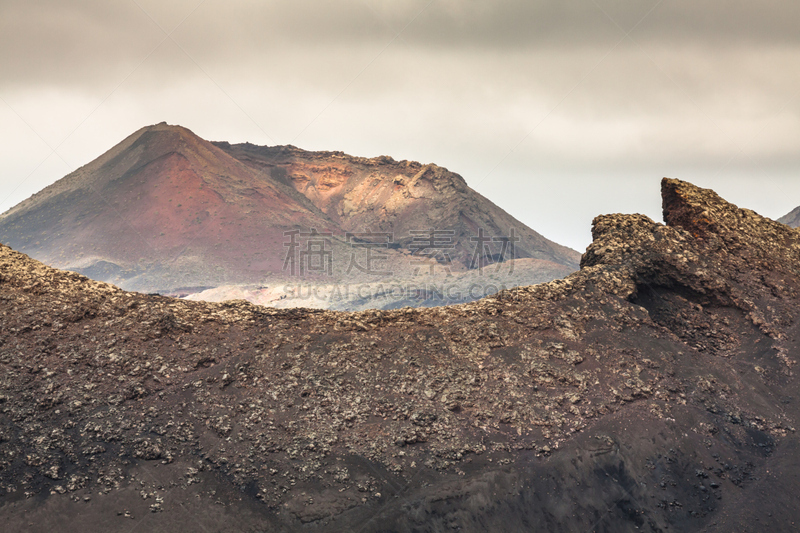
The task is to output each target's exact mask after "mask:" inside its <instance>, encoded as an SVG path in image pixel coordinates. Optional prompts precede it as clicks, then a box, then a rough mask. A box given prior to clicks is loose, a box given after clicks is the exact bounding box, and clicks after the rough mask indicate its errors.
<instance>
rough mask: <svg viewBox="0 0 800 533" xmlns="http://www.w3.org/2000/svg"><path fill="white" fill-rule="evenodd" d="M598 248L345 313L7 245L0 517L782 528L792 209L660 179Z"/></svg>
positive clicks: (172, 522)
mask: <svg viewBox="0 0 800 533" xmlns="http://www.w3.org/2000/svg"><path fill="white" fill-rule="evenodd" d="M662 190H663V198H664V217H665V220H666V222H667V225H662V224H657V223H655V222H653V221H651V220H650V219H648V218H647V217H644V216H641V215H608V216H601V217H598V218H597V219H595V221H594V226H593V236H594V242H593V243H592V245H591V246H590V247H589V249H588V250H587V252H586V254H585V255H584V256H583V259H582V265H581V270H580V271H579V272H577V273H575V274H573V275H571V276H569V277H568V278H566V279H564V280H557V281H553V282H550V283H546V284H542V285H537V286H531V287H524V288H517V289H513V290H509V291H504V292H501V293H499V294H498V295H496V296H494V297H491V298H486V299H483V300H480V301H477V302H474V303H468V304H463V305H459V306H453V307H445V308H434V309H400V310H394V311H365V312H359V313H336V312H331V311H312V310H297V309H295V310H276V309H268V308H263V307H258V306H254V305H251V304H248V303H244V302H229V303H225V304H209V303H202V302H186V301H178V300H173V299H168V298H163V297H153V296H145V295H141V294H132V293H126V292H124V291H122V290H119V289H117V288H114V287H112V286H110V285H105V284H102V283H97V282H93V281H90V280H88V279H86V278H84V277H82V276H79V275H77V274H72V273H68V272H61V271H57V270H54V269H51V268H48V267H45V266H43V265H42V264H40V263H38V262H36V261H34V260H31V259H29V258H28V257H26V256H24V255H22V254H20V253H17V252H14V251H12V250H11V249H9V248H6V247H3V248H0V313H2V328H3V329H2V338H0V377H1V379H2V381H0V413H1V414H0V487H2V488H3V490H2V492H0V519H2V520H3V521H4V523H5V524H8V526H5V527H8V528H10V529H13V530H26V531H54V530H61V531H78V530H80V531H85V530H104V531H130V530H131V529H134V528H139V529H141V530H148V531H171V530H176V529H180V530H183V531H228V530H244V531H264V530H268V531H383V532H385V531H397V532H410V531H475V532H477V531H503V530H505V531H540V530H541V531H580V532H583V531H609V532H612V531H613V532H618V531H726V532H727V531H782V530H791V529H793V528H794V527H795V526H794V524H795V523H798V522H800V505H798V503H800V502H799V501H798V490H797V489H798V486H797V485H798V482H797V479H799V478H798V476H799V475H800V465H798V461H797V457H798V453H800V442H799V441H798V437H797V434H796V432H795V427H796V424H797V417H798V415H800V408H799V407H798V393H799V392H800V391H798V383H797V378H796V375H795V374H794V367H795V365H796V362H797V356H798V347H799V345H800V326H799V325H798V324H799V323H798V313H799V312H800V311H799V309H800V307H798V297H799V294H798V290H800V231H797V230H793V229H791V228H789V227H787V226H785V225H783V224H780V223H777V222H773V221H771V220H768V219H765V218H762V217H760V216H758V215H757V214H756V213H754V212H752V211H749V210H746V209H738V208H737V207H736V206H733V205H731V204H729V203H726V202H725V201H724V200H722V199H720V198H719V197H718V196H717V195H716V194H714V193H713V192H711V191H708V190H703V189H699V188H697V187H694V186H693V185H690V184H688V183H684V182H680V181H677V180H666V179H665V180H664V181H663V183H662Z"/></svg>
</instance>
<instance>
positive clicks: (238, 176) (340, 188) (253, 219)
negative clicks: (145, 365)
mask: <svg viewBox="0 0 800 533" xmlns="http://www.w3.org/2000/svg"><path fill="white" fill-rule="evenodd" d="M218 146H221V147H222V148H220V147H218ZM218 146H216V145H214V144H212V143H209V142H207V141H205V140H203V139H201V138H199V137H198V136H196V135H195V134H194V133H192V132H191V131H189V130H187V129H185V128H182V127H179V126H170V125H167V124H165V123H162V124H157V125H155V126H149V127H146V128H142V129H141V130H139V131H137V132H135V133H134V134H132V135H131V136H130V137H128V138H127V139H125V140H124V141H122V142H121V143H120V144H118V145H117V146H115V147H113V148H112V149H111V150H109V151H108V152H107V153H105V154H104V155H103V156H101V157H100V158H98V159H96V160H95V161H92V162H91V163H89V164H88V165H86V166H84V167H82V168H80V169H78V170H77V171H75V172H73V173H72V174H70V175H68V176H66V177H65V178H63V179H61V180H59V181H58V182H56V183H54V184H53V185H51V186H49V187H47V188H46V189H44V190H42V191H41V192H39V193H37V194H36V195H34V196H32V197H31V198H29V199H27V200H25V201H24V202H22V203H20V204H19V205H17V206H15V207H14V208H12V209H11V210H9V211H7V212H6V213H4V214H3V215H0V242H3V243H6V244H7V245H8V246H11V247H12V248H14V249H16V250H19V251H22V252H24V253H26V254H28V255H30V256H32V257H34V258H36V259H38V260H40V261H43V262H44V263H46V264H49V265H51V266H55V267H58V268H64V269H68V270H73V271H77V272H79V273H82V274H85V275H87V276H89V277H91V278H93V279H97V280H101V281H107V282H111V283H114V284H116V285H118V286H121V287H123V288H125V289H127V290H137V291H142V292H161V293H190V292H199V291H202V290H203V289H207V288H216V287H220V286H225V285H247V284H249V285H255V286H259V285H271V284H274V283H273V282H274V281H275V279H276V278H277V279H278V280H279V281H280V282H281V283H282V282H283V281H285V278H286V276H291V277H294V278H298V279H299V278H301V277H302V278H304V280H305V281H306V282H311V283H317V282H325V283H330V282H331V281H335V282H341V281H342V280H346V281H348V282H350V283H358V282H371V281H375V280H376V279H377V278H378V277H380V276H377V275H375V274H374V273H373V272H366V273H365V272H364V270H370V267H369V266H367V265H366V264H365V258H363V257H362V255H364V254H366V253H368V250H367V249H366V248H365V245H367V244H368V243H370V242H372V241H375V242H376V243H380V242H381V238H380V237H374V238H373V237H370V236H364V235H355V236H354V237H355V238H356V240H353V239H350V240H348V238H347V233H348V232H352V233H356V234H359V233H363V232H367V231H369V230H371V231H372V232H389V233H392V232H393V233H394V236H395V239H393V240H392V239H389V241H391V242H386V239H384V241H383V244H384V245H385V246H384V247H383V248H379V249H377V252H379V253H381V254H382V255H383V260H382V261H381V262H378V263H373V264H372V267H373V268H371V270H373V271H379V272H392V275H393V276H396V277H398V278H401V279H405V278H408V277H411V276H412V275H413V274H414V272H416V271H417V270H419V269H422V270H426V271H429V270H435V269H436V266H437V265H439V264H441V263H443V262H446V259H450V260H451V263H449V264H447V265H444V266H445V267H447V270H448V271H452V272H451V273H458V272H459V271H465V270H468V268H469V267H470V264H469V263H470V260H471V259H472V256H471V255H470V254H472V253H473V251H474V249H475V247H476V244H475V243H473V242H472V241H470V236H471V234H469V231H472V232H473V233H474V234H475V235H478V233H479V229H482V230H484V231H485V232H486V233H485V235H486V236H487V238H488V239H491V238H492V237H495V238H501V237H504V236H508V235H509V230H510V229H511V228H514V229H515V231H516V237H517V238H518V239H519V240H518V242H517V243H516V249H515V254H514V255H513V256H512V255H511V254H510V253H507V254H506V256H505V258H506V259H507V258H509V257H517V258H536V259H540V260H542V261H548V262H550V263H555V264H556V265H558V266H560V267H561V268H560V269H558V270H559V271H558V273H557V274H556V275H554V276H551V277H547V280H549V279H553V278H554V277H560V276H562V275H566V274H567V273H570V272H572V271H574V270H575V269H576V268H577V266H578V260H579V255H578V254H577V253H576V252H574V251H572V250H569V249H567V248H564V247H561V246H558V245H556V244H555V243H552V242H550V241H547V240H546V239H544V238H543V237H541V236H540V235H539V234H537V233H536V232H534V231H533V230H531V229H530V228H527V227H525V226H524V225H523V224H521V223H519V222H518V221H516V220H515V219H513V218H512V217H511V216H510V215H508V214H507V213H505V212H504V211H502V210H500V209H499V208H497V207H496V206H494V204H491V202H488V200H486V199H484V198H483V197H481V196H480V195H478V194H477V193H475V192H474V191H472V190H471V189H469V187H467V186H466V184H465V183H464V180H463V179H461V177H460V176H457V175H455V174H452V173H450V172H447V171H446V170H444V169H441V168H439V167H435V166H433V165H428V166H422V165H420V164H418V163H412V162H400V163H398V162H395V161H393V160H391V159H390V158H377V159H370V160H368V159H359V158H352V157H349V156H344V155H343V154H338V153H309V152H303V151H302V150H298V149H296V148H293V147H275V148H266V147H252V150H250V149H249V145H244V146H234V147H231V146H230V145H226V144H224V143H218ZM223 148H224V149H223ZM265 154H267V155H265ZM234 156H235V157H234ZM268 158H272V159H273V160H274V161H273V162H272V163H270V164H269V165H268V164H267V163H266V160H267V159H268ZM302 179H307V180H308V181H307V182H305V184H304V185H303V184H302V183H301V180H302ZM337 180H339V181H337ZM430 229H435V230H441V231H444V232H451V233H448V234H447V235H441V236H439V237H438V238H437V244H438V245H444V246H446V247H449V248H447V249H442V250H440V251H436V250H431V249H427V250H422V249H419V248H418V247H419V246H420V244H421V241H424V240H425V236H418V237H417V241H416V244H414V242H412V241H413V237H410V232H411V231H412V230H414V231H417V230H419V231H426V230H430ZM312 230H316V231H317V232H319V233H328V234H329V235H327V236H325V237H313V236H310V235H308V234H310V233H311V232H312ZM287 232H298V233H302V234H306V235H305V236H304V235H297V236H296V237H294V240H295V243H294V245H293V246H291V247H287V245H290V244H292V243H291V240H292V237H289V236H287ZM359 239H360V240H359ZM376 239H377V240H376ZM322 241H324V244H320V243H321V242H322ZM354 243H355V244H356V245H357V246H356V247H354V246H353V244H354ZM486 244H487V247H486V248H485V250H484V251H483V253H484V255H486V256H487V257H484V258H481V259H480V260H477V261H473V262H474V263H475V265H474V266H480V265H482V264H486V263H487V262H491V261H493V260H495V259H497V257H493V256H496V255H497V253H499V252H500V251H501V249H502V243H501V242H499V241H497V242H491V241H489V242H487V243H486ZM359 246H360V247H359ZM415 247H417V248H415ZM468 249H469V250H468ZM311 250H319V251H320V253H318V254H317V253H310V254H308V255H307V257H306V258H305V259H304V258H303V256H302V255H301V254H302V253H303V252H308V251H311ZM323 253H326V254H328V253H329V254H330V255H329V256H323V255H322V254H323ZM287 254H288V255H291V256H292V258H293V263H287V262H286V259H287ZM354 254H355V256H356V259H357V264H358V265H359V266H361V267H362V269H361V270H359V269H358V268H354V267H353V261H352V259H353V257H354ZM412 254H413V256H412ZM311 262H313V263H314V267H312V266H311ZM293 265H294V266H293ZM303 266H305V269H304V270H302V267H303ZM315 268H316V270H315ZM545 271H547V272H549V270H547V269H545V270H542V271H541V272H538V273H534V274H535V277H536V278H540V279H541V278H542V277H543V274H544V273H545ZM445 273H446V272H445ZM301 274H302V275H301ZM540 279H536V280H535V281H539V280H540ZM533 281H534V279H531V280H529V282H533Z"/></svg>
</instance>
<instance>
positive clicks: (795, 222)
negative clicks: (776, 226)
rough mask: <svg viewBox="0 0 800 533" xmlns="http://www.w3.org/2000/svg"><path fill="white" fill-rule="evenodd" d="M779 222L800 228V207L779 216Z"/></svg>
mask: <svg viewBox="0 0 800 533" xmlns="http://www.w3.org/2000/svg"><path fill="white" fill-rule="evenodd" d="M778 222H781V223H783V224H786V225H787V226H791V227H793V228H800V207H797V208H795V209H793V210H792V212H791V213H787V214H786V215H785V216H783V217H781V218H779V219H778Z"/></svg>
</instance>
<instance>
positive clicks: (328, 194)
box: [215, 143, 580, 268]
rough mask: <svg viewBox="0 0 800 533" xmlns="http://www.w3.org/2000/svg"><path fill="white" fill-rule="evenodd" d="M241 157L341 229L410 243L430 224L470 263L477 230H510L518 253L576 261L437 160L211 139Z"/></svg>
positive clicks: (462, 263) (495, 233)
mask: <svg viewBox="0 0 800 533" xmlns="http://www.w3.org/2000/svg"><path fill="white" fill-rule="evenodd" d="M215 144H216V146H218V147H220V148H222V149H223V150H225V151H226V152H227V153H228V154H230V155H231V156H233V157H235V158H236V159H238V160H239V161H241V162H242V163H244V164H246V165H249V166H251V167H253V168H256V169H259V170H262V171H264V172H265V173H268V174H269V175H271V176H272V177H273V178H275V179H276V180H278V181H281V182H283V183H286V184H287V185H291V186H292V187H294V188H295V189H296V190H297V191H299V192H301V193H302V194H303V195H304V196H306V197H307V198H308V199H309V200H310V201H311V202H313V203H314V205H315V206H316V207H318V208H319V209H320V210H322V211H323V212H324V213H325V214H326V215H328V216H329V217H330V218H331V219H332V220H334V221H335V222H336V223H337V224H339V225H340V226H341V227H342V228H343V229H344V230H346V231H364V229H365V228H369V229H371V230H372V231H382V232H393V233H394V235H395V242H396V243H397V244H398V245H400V246H401V247H403V248H407V249H412V248H413V246H414V238H413V235H412V234H411V232H412V231H417V230H423V229H428V228H434V229H437V230H443V231H449V232H452V237H450V238H451V239H452V244H453V248H452V249H450V250H448V252H447V253H448V254H449V255H450V259H451V260H452V261H453V262H454V263H456V265H457V266H458V267H461V268H474V267H475V266H476V265H477V262H476V260H475V258H474V252H475V242H474V241H472V240H471V239H472V238H474V237H477V236H478V235H479V230H483V231H484V234H485V235H486V236H488V237H508V236H509V235H510V233H509V231H510V230H511V229H514V230H515V233H516V237H517V238H519V242H518V243H517V244H516V246H515V248H516V255H515V256H516V257H518V258H534V259H541V260H545V261H550V262H553V263H556V264H561V265H565V266H569V267H575V268H577V266H578V261H579V259H580V256H579V254H577V253H576V252H575V251H574V250H571V249H569V248H567V247H565V246H560V245H558V244H556V243H554V242H552V241H549V240H547V239H545V238H544V237H542V236H541V235H539V234H538V233H536V232H535V231H534V230H532V229H530V228H528V227H527V226H525V225H524V224H522V223H520V222H519V221H518V220H516V219H514V218H513V217H512V216H511V215H509V214H508V213H506V212H505V211H503V210H502V209H500V208H499V207H498V206H497V205H495V204H494V203H492V202H491V201H489V200H488V199H486V198H484V197H483V196H481V195H480V194H478V193H477V192H475V191H474V190H472V189H471V188H470V187H469V186H468V185H467V183H466V182H465V181H464V178H462V177H461V176H459V175H458V174H455V173H453V172H450V171H448V170H447V169H445V168H442V167H439V166H437V165H433V164H429V165H423V164H420V163H417V162H415V161H395V160H394V159H392V158H391V157H388V156H381V157H375V158H372V159H367V158H363V157H353V156H349V155H347V154H344V153H342V152H308V151H306V150H301V149H299V148H296V147H294V146H256V145H253V144H249V143H245V144H235V145H230V144H228V143H215ZM487 244H488V246H490V248H491V249H487V250H486V251H485V252H484V254H483V255H485V256H488V257H482V258H481V259H480V261H481V264H489V263H491V262H492V261H493V259H497V257H492V256H493V255H497V254H499V253H500V252H501V244H500V243H497V242H493V243H487Z"/></svg>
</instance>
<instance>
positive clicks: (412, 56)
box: [0, 0, 800, 251]
mask: <svg viewBox="0 0 800 533" xmlns="http://www.w3.org/2000/svg"><path fill="white" fill-rule="evenodd" d="M798 27H800V2H797V1H796V0H783V1H778V0H765V1H760V2H745V1H742V0H738V1H734V0H728V1H724V2H723V1H720V0H706V1H702V2H698V1H697V0H692V1H688V0H687V1H684V0H680V1H670V0H663V1H661V2H659V1H657V0H614V1H611V0H581V1H571V0H567V1H565V0H557V1H537V0H509V1H493V0H433V1H431V0H339V1H335V2H332V1H309V0H286V1H284V0H273V1H254V0H253V1H243V0H226V1H224V2H223V1H222V0H205V1H200V0H174V1H164V0H136V1H133V0H112V1H109V0H102V1H101V0H0V211H5V210H6V209H8V208H10V207H12V206H13V205H15V204H16V203H18V202H20V201H21V200H23V199H25V198H27V197H28V196H30V195H31V194H33V193H34V192H36V191H38V190H40V189H41V188H43V187H45V186H46V185H48V184H50V183H52V182H53V181H55V180H57V179H59V178H61V177H63V176H64V175H66V174H67V173H69V172H71V171H72V170H74V169H76V168H77V167H79V166H81V165H83V164H86V163H88V162H89V161H91V160H92V159H94V158H95V157H97V156H99V155H100V154H102V153H103V152H105V151H106V150H108V149H109V148H111V147H112V146H113V145H114V144H116V143H117V142H119V141H120V140H122V139H123V138H124V137H126V136H127V135H129V134H130V133H132V132H133V131H135V130H136V129H138V128H140V127H142V126H145V125H148V124H154V123H157V122H161V121H167V122H169V123H170V124H180V125H182V126H186V127H188V128H190V129H191V130H193V131H194V132H195V133H197V134H198V135H200V136H201V137H203V138H205V139H209V140H228V141H231V142H244V141H250V142H253V143H256V144H269V145H274V144H294V145H296V146H299V147H301V148H305V149H311V150H343V151H345V152H348V153H351V154H353V155H360V156H368V157H371V156H377V155H384V154H385V155H391V156H392V157H394V158H395V159H412V160H417V161H421V162H424V163H428V162H433V163H437V164H439V165H442V166H445V167H447V168H449V169H450V170H452V171H454V172H457V173H459V174H461V175H462V176H464V178H465V179H466V180H467V183H469V184H470V185H471V186H472V187H473V188H475V189H477V190H478V191H479V192H480V193H482V194H483V195H485V196H487V197H488V198H490V199H491V200H493V201H494V202H495V203H497V204H498V205H500V206H501V207H503V208H504V209H506V210H507V211H509V212H510V213H511V214H512V215H514V216H515V217H517V218H518V219H519V220H521V221H522V222H524V223H526V224H528V225H529V226H531V227H532V228H534V229H536V230H537V231H539V232H540V233H542V234H543V235H545V236H546V237H548V238H551V239H553V240H555V241H557V242H560V243H562V244H565V245H568V246H571V247H573V248H575V249H577V250H579V251H583V250H584V248H585V247H586V245H587V244H588V243H589V242H590V240H591V236H590V225H591V220H592V218H593V217H594V216H595V215H597V214H601V213H611V212H628V213H630V212H640V213H644V214H647V215H649V216H651V217H652V218H654V219H656V220H661V212H660V197H659V191H658V187H659V180H660V178H661V177H663V176H670V177H676V178H681V179H686V180H689V181H693V182H695V183H697V184H699V185H702V186H705V187H711V188H714V189H715V190H717V192H719V193H720V194H722V195H723V196H724V197H726V198H728V199H729V200H731V201H733V202H735V203H737V204H739V205H740V206H745V207H750V208H752V209H755V210H756V211H758V212H759V213H761V214H763V215H766V216H769V217H772V218H777V217H780V216H782V215H784V214H786V213H787V212H788V211H790V210H791V209H793V208H794V207H796V206H798V205H800V31H798Z"/></svg>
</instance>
